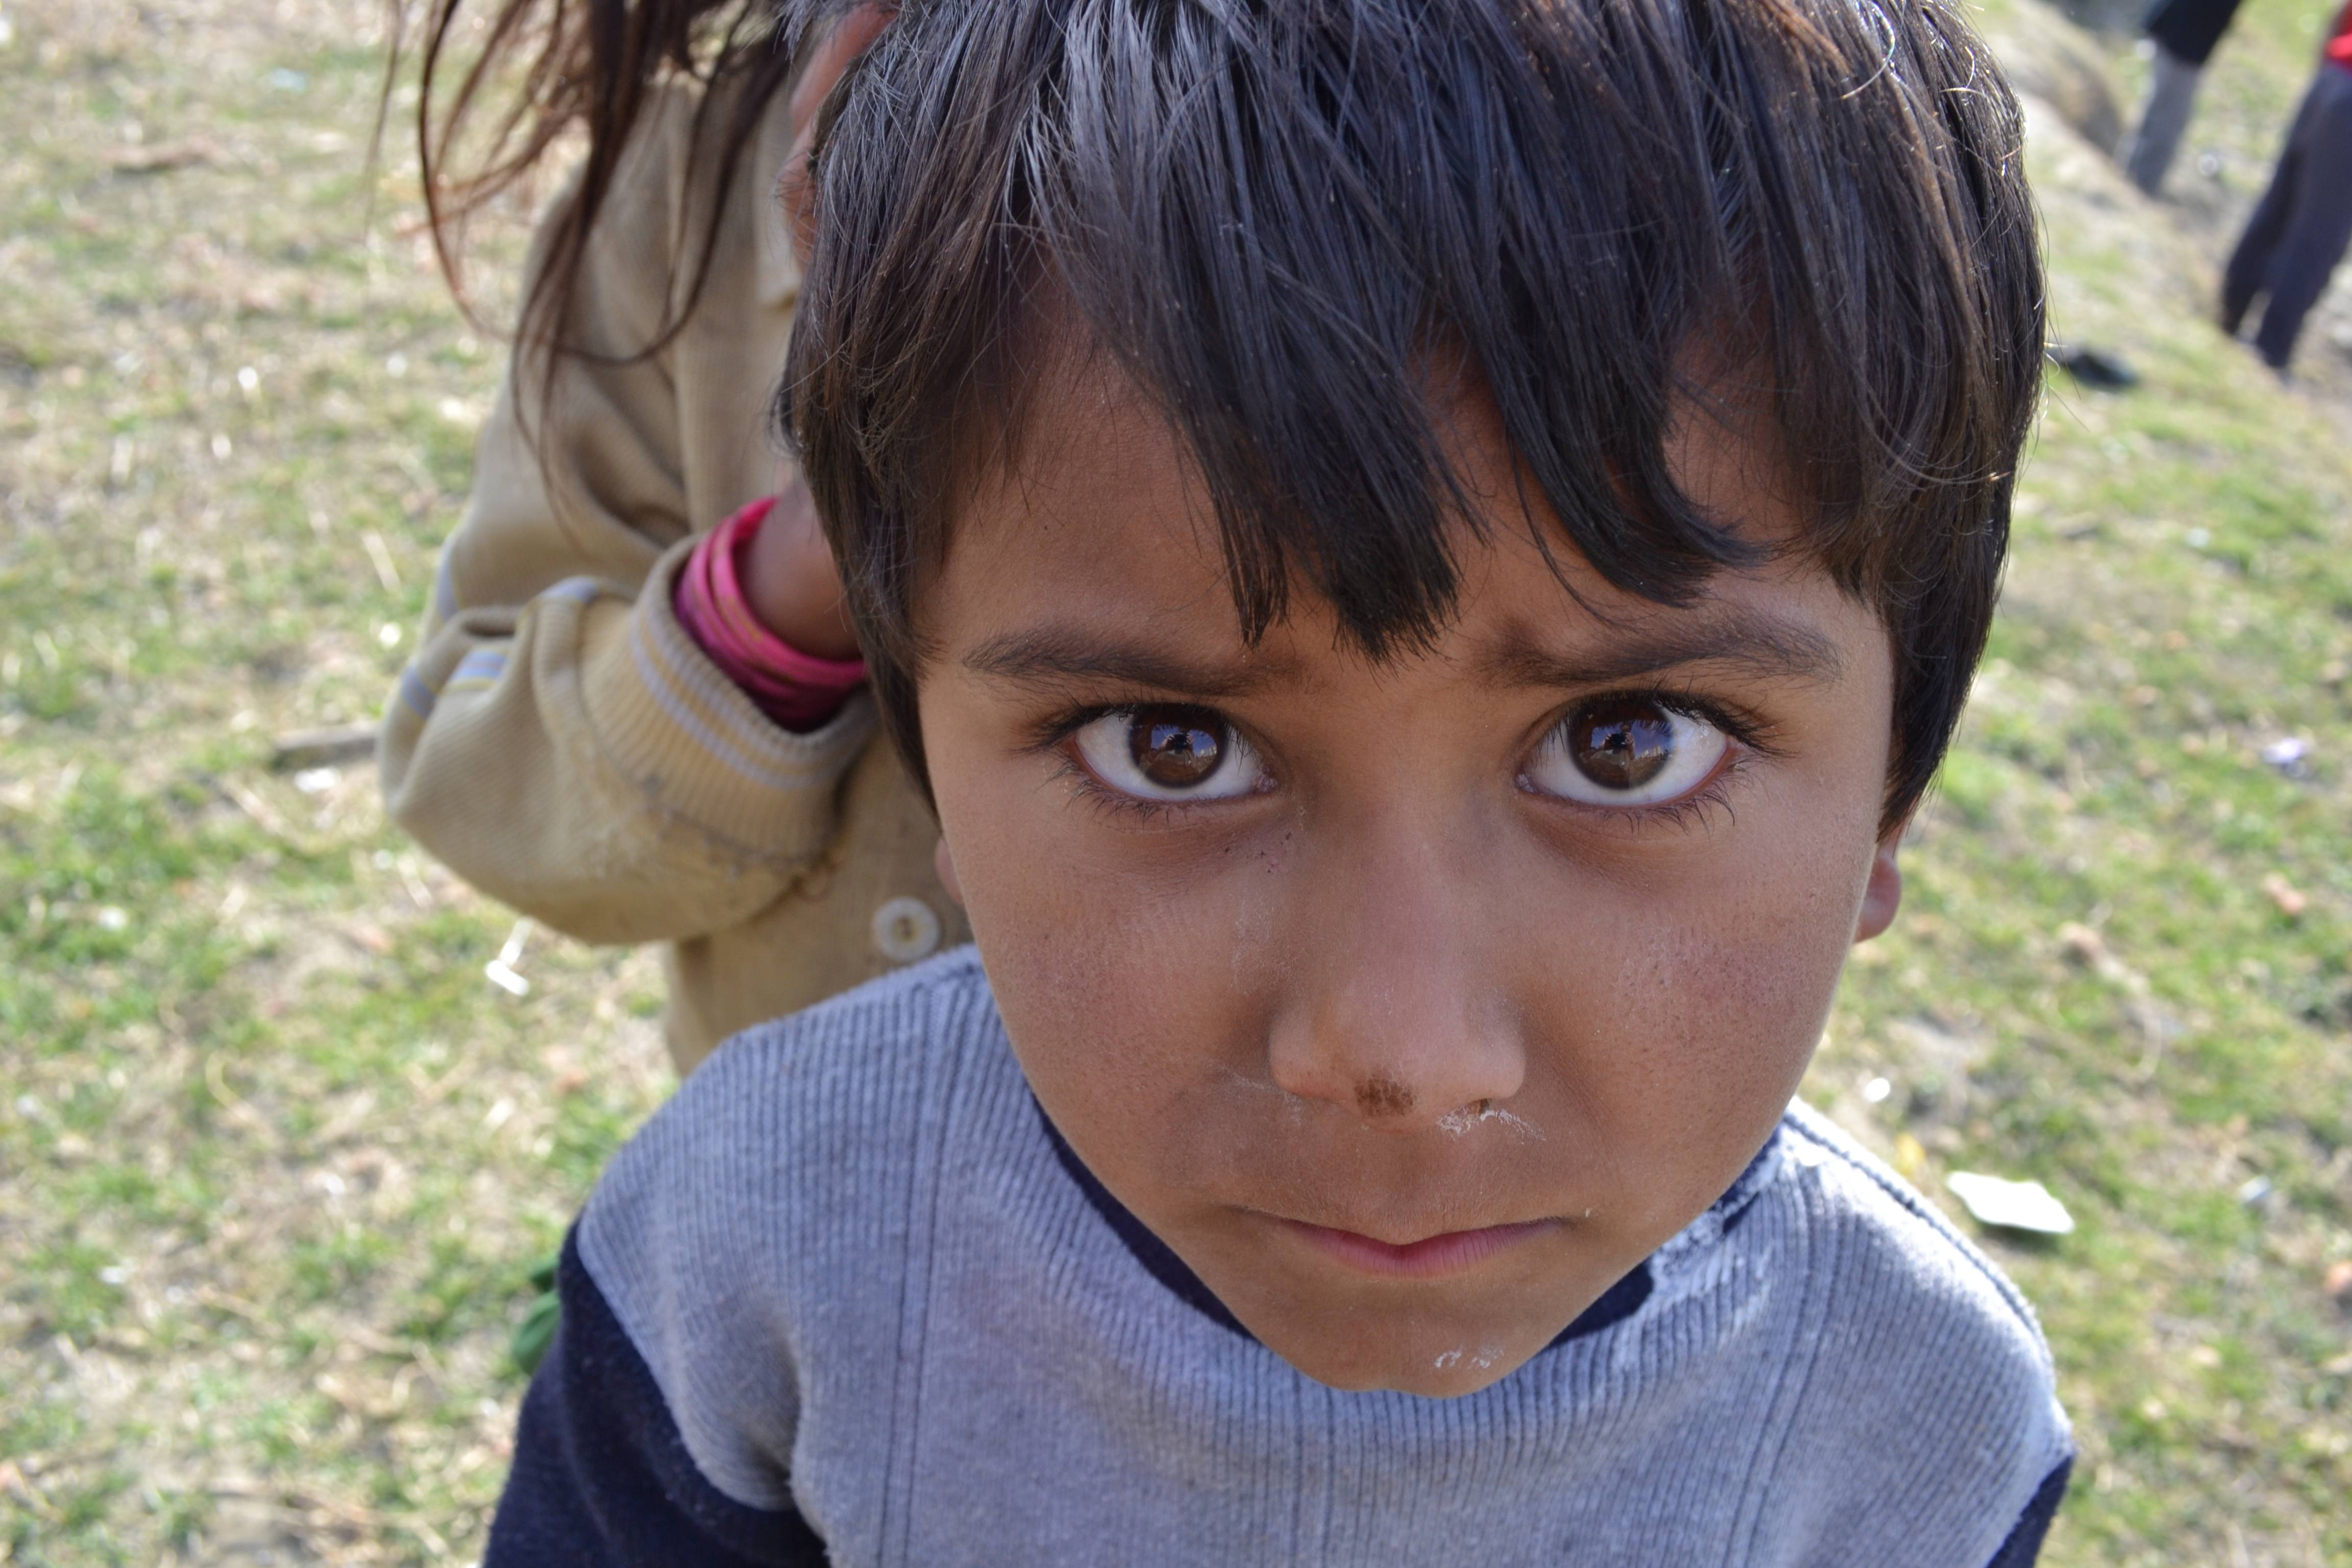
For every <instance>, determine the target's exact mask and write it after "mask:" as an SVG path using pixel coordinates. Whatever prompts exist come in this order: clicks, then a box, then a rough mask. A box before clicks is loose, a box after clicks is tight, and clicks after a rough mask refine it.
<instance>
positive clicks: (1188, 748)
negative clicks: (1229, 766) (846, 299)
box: [1127, 708, 1225, 790]
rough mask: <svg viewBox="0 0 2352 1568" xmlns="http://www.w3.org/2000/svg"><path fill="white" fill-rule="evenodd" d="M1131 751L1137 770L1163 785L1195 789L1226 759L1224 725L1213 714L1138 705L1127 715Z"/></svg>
mask: <svg viewBox="0 0 2352 1568" xmlns="http://www.w3.org/2000/svg"><path fill="white" fill-rule="evenodd" d="M1127 750H1128V755H1129V757H1130V758H1131V759H1133V761H1134V763H1135V767H1136V771H1137V772H1138V773H1141V774H1142V775H1143V776H1144V777H1145V778H1147V779H1149V780H1150V781H1151V782H1152V783H1153V784H1158V785H1159V786H1160V788H1162V789H1179V790H1185V789H1192V788H1194V787H1196V786H1198V785H1200V784H1205V783H1206V782H1208V780H1209V778H1210V776H1211V775H1213V773H1216V771H1217V768H1218V765H1219V764H1220V763H1223V761H1224V760H1225V726H1224V722H1223V721H1222V720H1220V719H1218V718H1216V717H1215V716H1214V715H1213V714H1208V713H1202V712H1199V711H1197V710H1191V709H1184V708H1139V709H1137V710H1135V712H1134V713H1133V714H1131V715H1130V716H1129V719H1128V727H1127Z"/></svg>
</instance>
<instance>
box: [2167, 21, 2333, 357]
mask: <svg viewBox="0 0 2352 1568" xmlns="http://www.w3.org/2000/svg"><path fill="white" fill-rule="evenodd" d="M2159 55H2160V52H2159ZM2347 243H2352V71H2347V70H2346V69H2345V68H2343V67H2341V66H2338V65H2335V64H2332V63H2331V64H2328V65H2323V66H2321V67H2320V68H2319V74H2318V76H2317V77H2316V78H2315V79H2313V81H2312V84H2311V89H2310V90H2309V91H2308V92H2306V93H2305V94H2304V98H2303V105H2302V107H2301V108H2299V109H2297V110H2295V115H2294V124H2293V126H2292V128H2291V129H2290V130H2289V131H2288V132H2287V137H2286V145H2285V147H2284V149H2283V150H2281V152H2280V153H2279V161H2278V167H2277V168H2276V169H2275V170H2273V172H2272V174H2271V184H2270V189H2268V190H2266V191H2264V192H2263V199H2262V201H2261V203H2260V204H2259V205H2256V206H2255V208H2254V214H2253V216H2252V217H2250V218H2248V219H2247V220H2246V232H2245V233H2244V234H2243V235H2242V237H2240V238H2239V240H2238V248H2237V249H2236V250H2235V251H2234V252H2232V253H2231V257H2230V265H2229V269H2228V270H2227V271H2226V272H2225V273H2224V274H2223V276H2222V280H2221V329H2222V331H2226V332H2229V333H2231V334H2232V335H2235V334H2236V332H2237V331H2238V325H2239V323H2240V322H2241V321H2243V320H2244V319H2245V314H2246V311H2247V310H2249V309H2250V308H2252V305H2253V302H2254V300H2255V298H2256V296H2258V295H2267V296H2268V299H2267V300H2266V301H2265V303H2264V304H2263V322H2262V326H2261V327H2260V328H2259V329H2257V330H2256V331H2255V333H2254V347H2255V349H2256V350H2257V351H2258V352H2260V353H2261V354H2262V356H2263V363H2266V364H2268V365H2269V366H2270V367H2271V368H2272V369H2273V370H2277V371H2284V370H2285V369H2286V364H2287V360H2288V359H2289V358H2290V357H2291V356H2292V355H2293V354H2294V340H2295V336H2296V334H2297V333H2299V332H2301V331H2303V319H2304V317H2305V315H2307V314H2309V313H2310V310H2311V307H2312V306H2313V305H2315V304H2316V303H2317V302H2318V300H2319V296H2320V295H2321V294H2322V293H2323V292H2324V291H2325V290H2326V288H2327V279H2328V275H2329V274H2330V273H2332V272H2334V271H2335V270H2336V262H2338V261H2339V260H2341V259H2343V257H2344V250H2345V247H2346V245H2347Z"/></svg>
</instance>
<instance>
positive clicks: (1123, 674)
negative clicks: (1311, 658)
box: [962, 626, 1288, 697]
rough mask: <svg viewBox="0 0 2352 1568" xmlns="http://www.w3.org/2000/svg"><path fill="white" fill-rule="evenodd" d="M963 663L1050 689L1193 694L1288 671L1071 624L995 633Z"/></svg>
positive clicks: (1258, 684) (1240, 687)
mask: <svg viewBox="0 0 2352 1568" xmlns="http://www.w3.org/2000/svg"><path fill="white" fill-rule="evenodd" d="M962 664H963V667H964V668H966V669H969V670H971V671H972V672H973V673H975V674H979V675H985V676H989V677H991V678H992V679H997V680H1005V681H1010V682H1012V683H1013V684H1014V685H1018V686H1027V687H1033V688H1040V689H1051V688H1055V687H1060V686H1066V685H1069V684H1070V683H1072V682H1074V681H1090V682H1091V681H1121V682H1125V683H1126V684H1129V685H1131V686H1146V687H1151V688H1154V689H1158V690H1161V691H1175V692H1181V693H1183V694H1184V695H1186V696H1190V697H1244V696H1247V695H1248V694H1249V693H1251V692H1253V691H1255V690H1258V689H1262V688H1264V687H1265V686H1268V685H1271V684H1272V683H1273V682H1275V681H1276V680H1277V679H1281V678H1282V677H1283V676H1284V675H1285V674H1286V673H1288V671H1287V668H1286V663H1285V662H1284V661H1282V660H1278V659H1272V658H1267V659H1260V660H1253V661H1252V662H1250V663H1249V664H1247V665H1235V664H1230V663H1223V662H1218V663H1202V662H1199V661H1196V660H1192V659H1188V658H1182V657H1181V656H1180V655H1177V654H1173V653H1171V652H1169V651H1168V650H1166V649H1164V648H1157V647H1150V646H1148V645H1145V644H1140V643H1122V642H1117V641H1113V640H1110V639H1107V638H1104V637H1096V636H1094V635H1092V634H1090V633H1087V632H1082V631H1078V630H1076V629H1075V628H1072V627H1066V626H1047V627H1043V628H1041V629H1038V630H1035V631H1026V632H1007V633H1005V634H1003V636H1001V637H991V638H989V639H988V640H987V641H986V642H984V643H982V644H981V645H980V646H979V647H976V648H974V649H972V650H971V652H970V653H968V654H966V655H964V656H963V659H962Z"/></svg>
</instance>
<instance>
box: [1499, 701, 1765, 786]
mask: <svg viewBox="0 0 2352 1568" xmlns="http://www.w3.org/2000/svg"><path fill="white" fill-rule="evenodd" d="M1730 749H1731V739H1730V737H1729V736H1727V735H1726V734H1725V733H1724V732H1723V731H1720V730H1718V729H1717V728H1716V727H1715V726H1714V725H1713V724H1710V723H1708V722H1707V721H1706V720H1704V719H1702V718H1700V717H1699V716H1698V715H1697V714H1696V713H1692V712H1689V711H1687V710H1684V709H1680V708H1669V707H1667V706H1666V705H1665V704H1664V703H1663V702H1659V701H1656V700H1653V699H1650V698H1647V697H1601V698H1596V699H1595V700H1592V701H1591V702H1588V703H1586V704H1585V705H1584V706H1583V707H1581V708H1579V709H1578V710H1576V711H1574V712H1573V713H1570V715H1569V716H1568V717H1567V718H1566V719H1565V720H1563V721H1561V722H1560V724H1559V728H1557V729H1555V730H1554V731H1552V732H1551V733H1550V734H1549V736H1547V737H1545V740H1544V743H1543V744H1542V745H1541V746H1539V747H1538V748H1537V750H1536V754H1535V755H1534V756H1533V757H1532V758H1530V759H1528V771H1527V773H1526V774H1525V775H1524V780H1523V782H1524V783H1525V784H1528V786H1529V787H1531V788H1533V789H1536V790H1538V791H1540V792H1541V793H1543V794H1545V795H1559V796H1560V797H1561V798H1562V799H1566V800H1573V801H1579V802H1581V803H1582V804H1584V805H1606V806H1635V805H1659V804H1661V803H1663V802H1665V801H1671V800H1679V799H1681V798H1682V797H1683V796H1684V795H1688V794H1690V793H1691V792H1692V791H1693V790H1695V789H1697V788H1699V787H1700V786H1701V785H1703V784H1706V782H1707V781H1708V780H1709V779H1711V778H1713V777H1714V776H1715V774H1716V771H1717V767H1718V766H1719V765H1720V764H1721V763H1722V762H1723V758H1724V754H1725V753H1726V752H1728V751H1729V750H1730Z"/></svg>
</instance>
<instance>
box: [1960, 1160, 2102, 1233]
mask: <svg viewBox="0 0 2352 1568" xmlns="http://www.w3.org/2000/svg"><path fill="white" fill-rule="evenodd" d="M1944 1184H1945V1185H1946V1186H1948V1187H1950V1188H1951V1189H1952V1193H1953V1194H1954V1195H1955V1196H1957V1197H1958V1199H1959V1200H1960V1202H1962V1203H1963V1204H1966V1205H1968V1210H1969V1213H1970V1214H1972V1215H1976V1217H1977V1220H1978V1222H1979V1224H1983V1225H1990V1226H2000V1228H2001V1229H2003V1230H2030V1231H2034V1232H2037V1233H2039V1234H2041V1235H2042V1236H2065V1235H2067V1234H2069V1233H2070V1232H2072V1231H2073V1230H2074V1215H2071V1214H2068V1213H2067V1212H2066V1205H2064V1204H2062V1203H2060V1202H2059V1201H2058V1200H2057V1199H2056V1198H2054V1197H2053V1196H2051V1195H2050V1189H2049V1188H2047V1187H2045V1186H2043V1185H2042V1184H2041V1183H2040V1182H2012V1181H2010V1180H2008V1179H2006V1178H2005V1177H2001V1176H1988V1175H1984V1174H1982V1173H1979V1172H1976V1171H1954V1172H1953V1173H1951V1174H1950V1175H1948V1176H1946V1177H1945V1178H1944Z"/></svg>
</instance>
